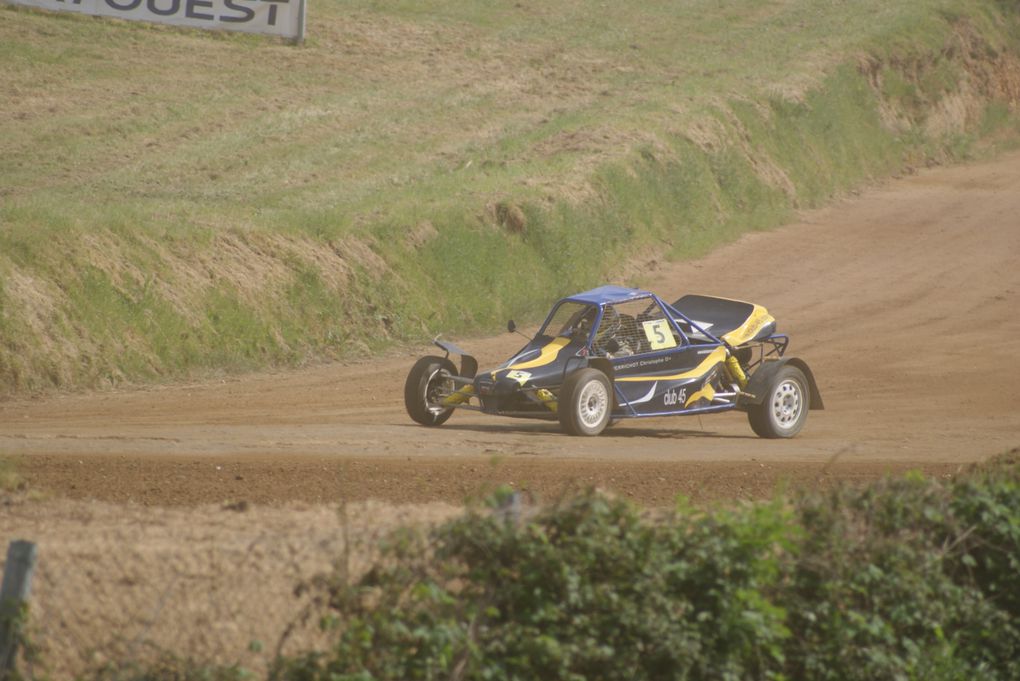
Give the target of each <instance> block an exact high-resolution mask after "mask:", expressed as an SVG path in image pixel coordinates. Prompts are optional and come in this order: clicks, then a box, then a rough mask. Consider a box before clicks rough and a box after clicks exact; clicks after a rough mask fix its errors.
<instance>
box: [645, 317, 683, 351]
mask: <svg viewBox="0 0 1020 681" xmlns="http://www.w3.org/2000/svg"><path fill="white" fill-rule="evenodd" d="M641 326H642V327H644V331H645V338H647V339H648V342H649V343H651V345H652V350H664V349H666V348H675V347H676V338H674V337H673V332H672V331H671V330H670V328H669V322H668V321H667V320H665V319H652V320H650V321H647V322H643V323H642V324H641Z"/></svg>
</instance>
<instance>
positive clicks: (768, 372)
mask: <svg viewBox="0 0 1020 681" xmlns="http://www.w3.org/2000/svg"><path fill="white" fill-rule="evenodd" d="M786 364H790V365H791V366H795V367H797V368H798V369H800V370H801V373H803V374H804V378H806V379H807V382H808V393H809V394H810V395H811V409H825V404H824V403H823V402H822V393H821V392H820V391H819V390H818V383H817V382H815V375H814V373H812V371H811V367H809V366H808V365H807V362H805V361H804V360H802V359H801V358H799V357H783V358H782V359H777V360H775V361H769V362H765V363H763V364H762V365H761V366H760V367H758V370H757V371H755V372H754V374H752V375H751V379H750V380H749V381H748V382H747V387H746V388H744V393H746V394H745V395H741V396H740V401H739V402H738V403H737V406H738V407H742V408H746V406H747V405H756V404H761V403H762V402H764V401H765V393H766V391H767V388H768V384H769V382H770V381H771V380H772V377H773V376H775V374H776V372H777V371H779V370H780V369H782V368H783V366H784V365H786Z"/></svg>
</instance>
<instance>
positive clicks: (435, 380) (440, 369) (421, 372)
mask: <svg viewBox="0 0 1020 681" xmlns="http://www.w3.org/2000/svg"><path fill="white" fill-rule="evenodd" d="M456 374H457V367H455V366H453V362H451V361H450V360H448V359H447V358H445V357H435V356H429V357H422V358H421V359H419V360H418V361H417V362H415V364H414V366H413V367H412V368H411V373H409V374H408V375H407V381H406V382H405V383H404V406H405V407H406V408H407V414H408V416H410V417H411V418H412V419H414V420H415V421H416V422H418V423H420V424H422V425H423V426H441V425H443V424H444V423H446V421H447V419H449V418H450V416H451V415H453V407H444V406H443V405H442V404H440V400H441V399H442V397H441V396H440V389H441V388H442V387H443V384H444V383H445V382H446V381H447V380H448V377H449V376H455V375H456Z"/></svg>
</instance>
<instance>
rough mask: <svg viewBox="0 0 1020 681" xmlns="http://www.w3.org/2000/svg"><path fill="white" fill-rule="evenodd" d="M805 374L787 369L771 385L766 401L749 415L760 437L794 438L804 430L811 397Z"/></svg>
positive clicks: (780, 372)
mask: <svg viewBox="0 0 1020 681" xmlns="http://www.w3.org/2000/svg"><path fill="white" fill-rule="evenodd" d="M807 385H808V383H807V379H805V378H804V372H802V371H801V370H800V369H798V368H797V367H794V366H790V365H786V366H784V367H783V368H781V369H780V370H779V371H777V372H776V375H775V376H773V377H772V380H771V381H769V384H768V388H767V389H766V392H765V399H764V400H762V403H761V404H756V405H754V406H752V407H751V408H750V409H748V411H747V420H748V422H749V423H750V424H751V430H753V431H754V432H755V434H756V435H758V436H759V437H766V438H785V437H793V436H794V435H796V434H797V433H799V432H800V429H801V428H803V427H804V421H806V420H807V413H808V409H810V408H811V393H810V392H809V391H808V387H807Z"/></svg>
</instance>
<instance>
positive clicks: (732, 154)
mask: <svg viewBox="0 0 1020 681" xmlns="http://www.w3.org/2000/svg"><path fill="white" fill-rule="evenodd" d="M0 12H2V17H3V21H2V22H0V61H2V63H3V64H4V69H3V70H2V72H0V93H2V95H3V96H0V392H11V391H20V390H34V389H39V388H45V387H48V386H53V385H58V386H78V385H97V384H103V383H107V382H117V381H121V380H124V379H130V380H135V379H147V378H153V377H162V376H175V375H181V374H184V373H188V372H191V371H194V370H199V371H202V370H206V369H210V368H216V369H218V368H236V369H246V368H252V367H258V366H262V365H266V364H281V363H282V364H292V363H299V362H302V361H305V360H306V359H308V358H312V357H321V356H338V355H342V354H344V353H349V352H364V351H366V350H368V351H371V350H374V349H378V348H380V347H383V346H385V345H387V344H389V343H392V342H394V341H395V340H404V339H416V338H423V337H425V336H426V335H429V334H434V333H436V332H439V331H444V332H463V331H468V330H478V329H482V328H492V327H493V325H495V324H497V323H500V322H502V321H504V320H505V319H506V317H508V316H515V317H517V318H520V319H526V318H529V317H531V318H533V317H534V316H536V315H537V314H539V313H540V312H541V311H542V310H543V309H544V308H546V307H547V306H548V304H549V302H550V300H551V298H553V297H555V296H556V295H558V294H561V293H564V292H568V291H572V290H576V289H578V288H583V287H587V286H590V285H592V284H595V283H598V282H599V281H600V280H601V279H603V278H604V277H605V276H606V273H607V272H609V271H611V270H612V269H613V266H614V263H615V262H617V261H618V260H619V259H621V258H626V257H628V256H630V255H632V254H633V253H635V252H638V251H641V250H648V249H652V248H657V249H663V248H664V249H665V250H666V251H667V252H668V254H669V256H670V257H675V258H683V257H690V256H693V255H697V254H699V253H703V252H705V251H706V250H708V249H710V248H712V247H713V246H714V245H716V244H718V243H720V242H721V241H724V240H726V239H730V238H733V237H734V236H736V235H738V234H739V233H741V232H743V231H746V230H748V229H768V228H770V227H772V226H775V225H777V224H779V223H781V222H782V221H784V220H786V219H788V217H789V216H790V214H791V211H792V210H793V209H795V208H798V207H804V206H815V205H819V204H821V203H823V202H825V201H826V200H828V199H829V198H830V197H832V196H833V195H835V194H838V193H840V192H842V191H845V190H846V189H848V188H851V187H854V186H856V185H859V184H861V183H862V182H865V181H868V180H871V179H873V178H877V177H882V176H885V175H887V174H889V173H892V172H895V171H897V170H899V169H901V168H902V167H904V166H906V165H912V164H918V163H921V162H924V161H926V160H927V159H930V158H934V159H936V160H939V161H943V160H947V159H952V158H959V157H966V156H967V155H969V154H972V153H975V151H974V150H975V149H977V148H978V147H977V146H976V145H977V143H978V142H979V141H981V140H995V142H996V143H997V144H1000V145H1005V144H1008V143H1009V142H1010V141H1011V140H1014V139H1017V138H1018V135H1017V133H1018V124H1017V116H1016V115H1015V114H1013V113H1012V112H1011V110H1010V108H1009V106H1008V105H1007V103H1005V102H1001V101H995V100H994V98H993V97H990V96H989V93H982V92H978V93H976V94H973V96H975V97H978V98H979V100H980V101H978V102H977V103H976V104H975V106H974V108H973V111H976V112H978V113H975V114H973V115H971V116H970V117H969V118H967V119H966V120H961V121H947V122H946V123H945V125H941V126H939V125H933V124H932V120H931V117H932V115H933V113H934V112H936V111H938V104H939V102H941V101H942V100H943V99H944V98H945V97H947V96H951V95H954V94H958V92H959V84H960V83H961V82H963V81H964V80H966V79H967V78H966V74H965V71H966V70H967V69H968V68H973V64H972V63H971V62H965V61H964V60H963V59H962V57H961V55H962V54H964V53H966V54H977V55H985V56H986V57H987V58H988V59H993V58H997V57H998V56H1002V55H1005V56H1007V57H1009V58H1013V59H1016V58H1017V56H1018V54H1020V40H1018V39H1017V36H1018V35H1020V28H1018V26H1020V17H1018V16H1017V13H1016V11H1015V8H1011V6H1010V5H1009V4H1004V3H1000V2H994V1H993V0H975V1H974V2H970V3H967V4H965V5H963V6H961V5H960V4H959V3H957V2H950V1H949V0H910V1H908V2H899V3H887V2H879V1H878V0H861V1H859V2H853V3H836V4H833V3H830V2H823V1H822V0H784V1H775V2H770V3H761V2H754V1H752V0H728V1H727V2H722V3H720V2H715V1H709V0H690V1H687V2H664V1H658V2H654V1H653V2H647V3H638V4H636V5H635V4H616V5H613V4H611V3H609V4H606V3H597V2H593V1H590V0H557V1H556V2H552V3H542V4H531V3H516V4H510V3H493V2H491V1H489V0H466V1H464V2H458V3H449V2H438V1H425V2H419V1H416V2H409V1H407V2H405V1H387V2H382V1H376V2H371V1H367V0H365V1H361V2H353V1H347V2H341V1H337V0H334V1H323V2H317V3H315V4H313V5H312V7H311V8H310V15H309V30H308V34H309V39H308V42H307V44H306V45H304V46H301V47H292V46H289V45H285V44H282V43H278V42H276V41H274V40H267V39H262V38H257V37H252V36H239V35H220V34H212V33H204V32H189V31H183V30H178V29H167V28H162V27H153V26H148V25H145V24H137V23H119V22H109V21H99V20H93V19H89V18H84V17H79V16H71V15H56V14H46V13H40V12H34V11H27V10H23V9H16V8H11V7H6V6H5V7H2V8H0ZM864 65H870V66H869V67H868V68H865V66H864ZM869 68H870V71H869ZM500 204H501V205H504V206H512V207H515V208H516V209H519V210H520V211H521V212H522V213H523V215H524V216H525V218H526V225H525V226H524V229H523V231H522V232H521V233H519V234H518V233H509V231H508V230H506V229H504V228H503V226H502V225H501V224H500V221H499V219H498V217H497V213H498V212H499V211H497V210H496V209H495V207H496V206H497V205H500Z"/></svg>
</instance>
